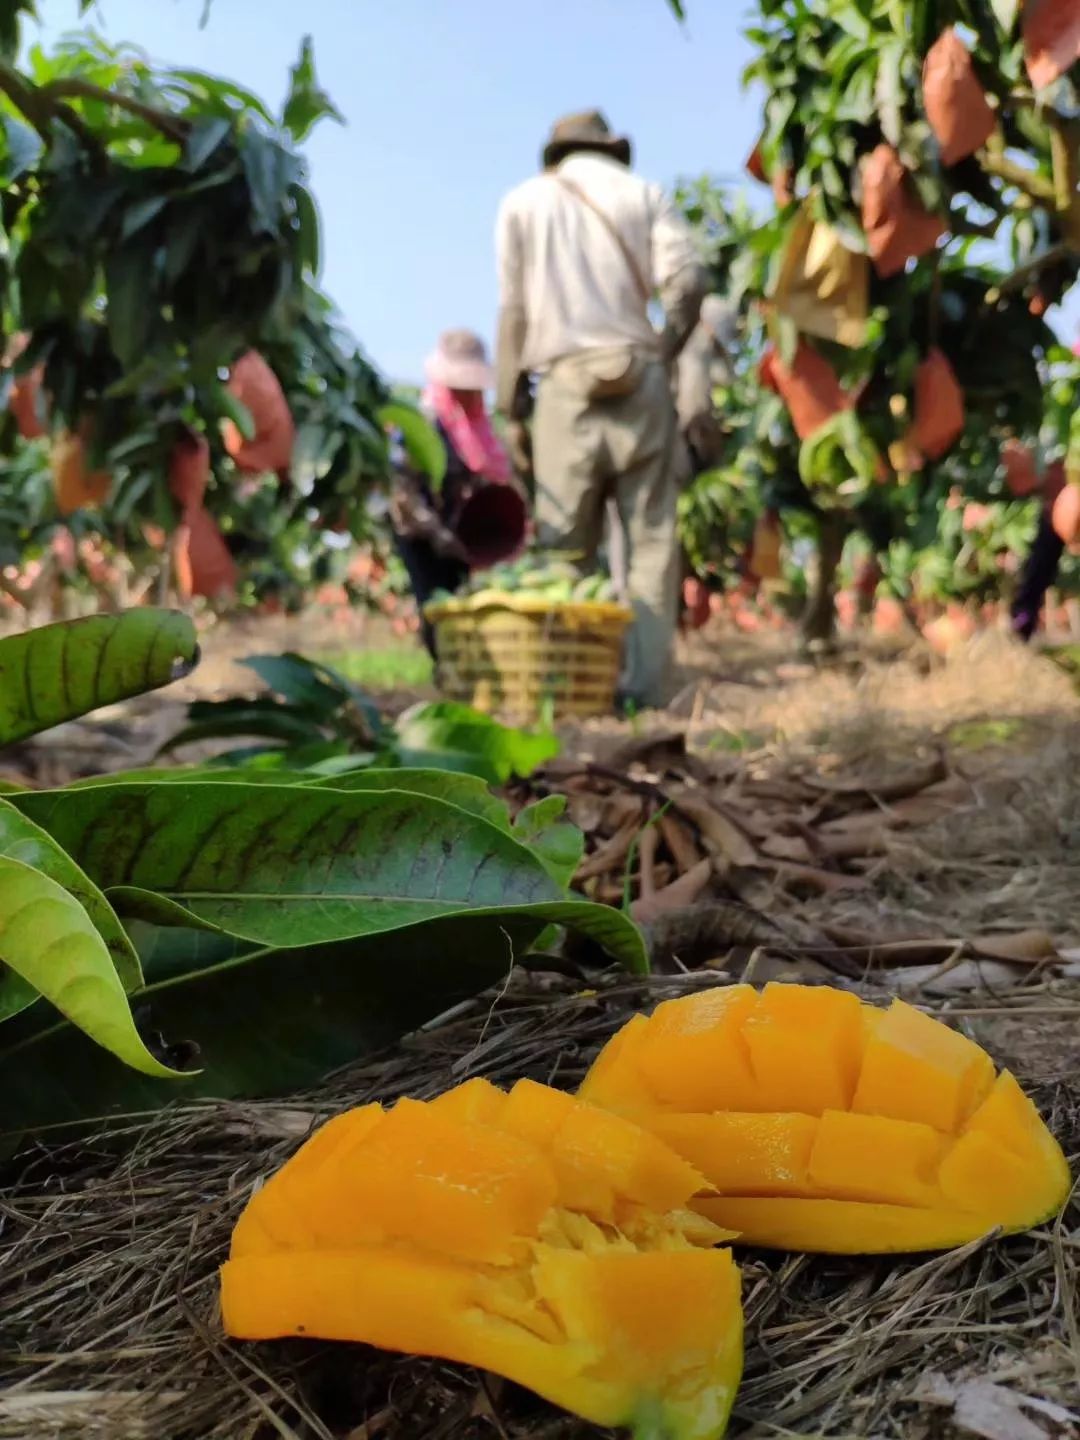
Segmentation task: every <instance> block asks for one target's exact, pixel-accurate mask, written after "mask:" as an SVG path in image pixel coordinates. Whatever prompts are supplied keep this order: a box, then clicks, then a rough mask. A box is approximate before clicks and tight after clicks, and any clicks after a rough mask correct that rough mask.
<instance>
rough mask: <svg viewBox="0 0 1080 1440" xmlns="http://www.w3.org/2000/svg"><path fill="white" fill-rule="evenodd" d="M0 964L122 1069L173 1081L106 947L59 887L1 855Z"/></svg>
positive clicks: (78, 906)
mask: <svg viewBox="0 0 1080 1440" xmlns="http://www.w3.org/2000/svg"><path fill="white" fill-rule="evenodd" d="M0 960H2V961H3V962H4V964H5V965H6V966H7V967H8V968H9V969H10V970H13V971H14V972H15V974H16V975H18V976H20V977H21V979H22V980H24V981H25V982H27V983H28V984H29V985H32V986H33V987H34V989H35V990H37V991H38V992H39V993H40V994H42V995H43V996H44V997H45V999H46V1000H49V1001H50V1002H51V1003H52V1004H53V1005H55V1006H56V1008H57V1009H58V1010H59V1011H60V1012H61V1014H63V1015H66V1016H67V1018H68V1019H69V1020H70V1021H71V1022H72V1024H73V1025H76V1026H77V1027H78V1028H79V1029H80V1030H82V1031H83V1032H84V1033H85V1034H87V1035H88V1036H89V1037H90V1038H91V1039H92V1040H94V1041H95V1042H96V1043H97V1044H98V1045H101V1046H103V1047H104V1048H105V1049H106V1050H108V1051H109V1052H110V1053H111V1054H113V1055H115V1056H116V1057H117V1058H118V1059H119V1060H122V1061H123V1062H124V1063H125V1064H126V1065H130V1066H132V1067H133V1068H134V1069H136V1070H140V1071H142V1072H143V1074H146V1075H154V1076H157V1077H158V1078H159V1079H175V1078H177V1075H176V1072H175V1071H173V1070H170V1069H169V1068H168V1067H167V1066H165V1065H162V1064H161V1063H160V1062H159V1061H157V1060H155V1059H154V1057H153V1056H152V1055H151V1054H150V1052H149V1050H147V1048H146V1046H145V1045H144V1044H143V1042H142V1040H141V1038H140V1037H139V1032H138V1031H137V1030H136V1028H135V1022H134V1021H133V1020H132V1018H131V1011H130V1010H129V1009H128V1001H127V996H126V995H125V994H124V987H123V985H122V984H121V983H120V977H119V976H118V975H117V973H116V967H115V966H114V965H113V962H112V957H111V955H110V954H109V952H108V950H107V949H106V947H105V942H104V940H102V938H101V936H100V935H99V934H98V932H97V930H96V929H95V927H94V922H93V921H92V920H91V919H90V916H89V915H88V914H87V913H86V911H85V910H84V909H83V907H82V905H81V904H80V903H79V901H78V900H76V898H75V897H74V895H71V894H69V893H68V891H67V890H65V889H64V887H63V886H62V885H58V884H57V882H56V881H55V880H51V879H50V878H49V877H48V876H47V875H43V874H42V873H41V871H40V870H34V869H33V868H32V867H31V866H29V865H24V864H23V863H22V861H21V860H12V859H10V858H8V857H7V856H0Z"/></svg>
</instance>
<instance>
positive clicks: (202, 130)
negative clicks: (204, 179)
mask: <svg viewBox="0 0 1080 1440" xmlns="http://www.w3.org/2000/svg"><path fill="white" fill-rule="evenodd" d="M232 127H233V122H232V121H231V120H230V119H228V118H227V117H226V116H224V115H210V116H208V117H206V118H205V119H201V120H194V121H192V125H191V129H190V130H189V131H188V135H187V140H186V141H185V143H184V169H185V170H189V171H191V172H192V173H194V171H196V170H201V169H202V167H203V166H204V165H205V164H206V162H207V160H209V159H210V157H211V155H213V153H214V151H215V150H217V149H219V147H220V146H221V145H222V144H223V143H224V141H225V140H227V139H228V137H229V136H230V135H231V134H232Z"/></svg>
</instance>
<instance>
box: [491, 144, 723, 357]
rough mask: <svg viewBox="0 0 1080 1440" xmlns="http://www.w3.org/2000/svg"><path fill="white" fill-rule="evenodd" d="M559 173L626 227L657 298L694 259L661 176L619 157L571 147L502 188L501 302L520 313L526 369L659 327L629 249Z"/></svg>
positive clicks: (654, 337)
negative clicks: (658, 180)
mask: <svg viewBox="0 0 1080 1440" xmlns="http://www.w3.org/2000/svg"><path fill="white" fill-rule="evenodd" d="M560 174H562V175H565V176H566V177H567V178H568V179H569V180H571V181H572V182H573V183H574V185H576V186H577V187H578V188H579V189H580V190H581V191H583V192H584V193H585V194H586V195H587V196H588V197H589V199H590V200H591V201H592V202H593V203H594V204H595V205H597V206H599V208H600V209H601V210H602V211H603V212H604V214H605V215H606V216H607V217H608V218H609V219H610V221H611V222H612V224H613V225H614V226H615V227H616V229H617V230H618V232H619V234H620V235H621V236H622V238H623V241H624V243H625V244H626V246H627V247H628V248H629V250H630V252H631V254H632V255H633V256H634V259H635V260H636V262H637V266H638V269H639V271H640V273H641V277H642V279H643V280H644V282H645V283H646V284H647V285H648V287H649V290H650V292H651V293H653V292H659V293H660V295H661V297H662V296H663V293H664V291H665V289H666V288H667V287H668V286H669V285H671V283H672V282H673V281H674V280H675V279H676V277H677V276H678V275H679V274H680V272H682V271H684V270H686V269H687V267H696V266H697V265H698V263H699V262H698V256H697V252H696V250H695V247H694V241H693V237H692V235H691V231H690V227H689V226H688V225H687V223H686V221H685V220H684V218H683V216H682V215H681V214H680V213H679V211H678V210H677V208H676V207H675V205H674V204H673V202H672V201H671V200H670V199H668V197H667V196H665V194H664V192H663V190H662V189H661V187H660V186H659V185H653V184H650V183H649V182H648V181H647V180H643V179H641V177H640V176H638V175H635V174H634V173H633V171H632V170H629V169H628V168H627V167H626V166H625V165H620V164H619V163H618V162H617V161H615V160H610V159H608V158H607V157H606V156H603V155H595V154H591V153H584V154H575V155H570V156H569V157H568V158H567V159H566V160H564V161H563V162H562V163H561V165H559V166H558V167H557V169H556V170H555V171H554V172H553V173H550V172H549V173H544V174H542V175H536V176H534V177H533V178H532V179H530V180H526V181H525V183H524V184H523V185H519V186H517V188H516V189H514V190H512V191H511V192H510V194H509V195H507V196H506V198H505V200H504V201H503V203H502V205H501V207H500V210H499V217H498V222H497V226H496V251H497V256H498V273H499V303H500V305H501V306H502V308H503V309H504V310H508V309H520V310H521V311H523V312H524V315H525V318H526V323H527V327H528V328H527V333H526V337H525V346H524V351H523V354H522V357H521V361H522V369H524V370H533V371H543V370H545V369H546V368H547V367H548V366H549V365H551V364H552V363H553V362H554V361H556V360H558V359H561V358H562V357H563V356H566V355H575V354H579V353H580V352H582V351H585V350H606V349H613V348H617V347H620V346H625V345H630V346H633V347H635V348H640V349H642V350H652V351H658V350H659V336H658V334H657V331H656V329H655V328H654V326H653V324H652V322H651V320H650V319H649V314H648V306H647V303H646V301H645V299H644V298H643V296H642V293H641V290H640V288H639V286H638V284H637V282H636V281H635V279H634V276H633V275H632V274H631V271H630V267H629V266H628V264H627V262H626V258H625V256H624V255H623V253H622V251H621V250H620V248H619V246H618V245H617V244H616V242H615V240H614V238H613V237H612V235H611V234H610V232H609V231H608V229H607V227H606V226H605V225H604V223H603V221H602V220H601V219H600V217H599V216H598V215H596V214H594V212H593V211H592V210H591V209H590V207H589V206H588V205H586V204H585V203H584V202H583V201H582V200H581V199H579V198H578V196H576V195H574V194H572V193H571V192H570V191H568V190H567V189H565V188H564V187H563V186H562V185H560V184H559V183H558V180H557V178H556V177H557V176H558V175H560Z"/></svg>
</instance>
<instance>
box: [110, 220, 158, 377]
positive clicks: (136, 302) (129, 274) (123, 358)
mask: <svg viewBox="0 0 1080 1440" xmlns="http://www.w3.org/2000/svg"><path fill="white" fill-rule="evenodd" d="M152 255H153V252H152V250H151V248H150V247H149V246H147V245H146V244H145V243H143V240H142V237H141V236H137V237H135V238H134V239H132V240H129V241H128V242H127V243H125V244H122V245H119V246H117V247H116V249H115V250H114V251H113V252H112V254H111V255H110V256H109V258H108V259H107V261H106V262H105V295H106V301H107V304H108V309H107V312H106V315H107V319H108V325H109V340H110V341H111V343H112V347H113V351H114V352H115V354H116V357H117V359H118V360H119V361H120V362H121V364H123V365H124V366H126V367H129V368H131V367H134V366H135V365H137V364H138V363H139V361H140V360H141V359H142V358H143V357H144V355H145V354H146V348H147V342H148V340H149V338H150V333H151V329H152V327H153V320H154V315H153V310H152V308H151V305H150V304H149V303H148V300H147V272H148V270H149V268H150V265H151V263H152Z"/></svg>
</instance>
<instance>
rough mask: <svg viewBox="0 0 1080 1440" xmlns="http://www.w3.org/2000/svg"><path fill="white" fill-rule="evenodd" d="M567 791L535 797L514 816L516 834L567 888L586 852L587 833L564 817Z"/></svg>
mask: <svg viewBox="0 0 1080 1440" xmlns="http://www.w3.org/2000/svg"><path fill="white" fill-rule="evenodd" d="M565 813H566V796H565V795H548V796H546V797H545V798H544V799H543V800H534V801H533V803H532V804H531V805H526V806H525V808H524V809H523V810H520V811H518V813H517V815H516V816H515V817H514V827H513V828H514V835H515V836H516V837H517V839H519V840H520V841H521V842H522V844H523V845H528V846H529V848H530V849H531V850H532V851H533V852H534V853H535V854H536V855H537V856H538V857H539V858H540V861H541V862H542V864H543V865H544V867H545V869H546V870H547V872H548V874H549V875H550V876H551V877H552V879H553V880H554V881H555V883H556V884H557V885H561V886H562V887H563V889H566V888H567V886H569V884H570V882H571V880H573V878H574V875H575V874H576V873H577V868H578V866H579V865H580V864H581V857H582V856H583V855H584V853H585V836H584V835H583V834H582V832H581V831H580V830H579V829H578V827H577V826H576V825H571V824H570V823H569V821H567V820H564V819H563V816H564V815H565Z"/></svg>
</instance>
